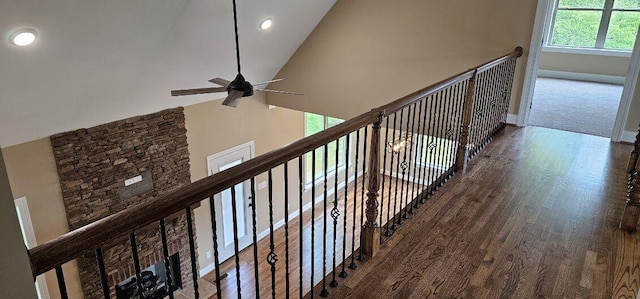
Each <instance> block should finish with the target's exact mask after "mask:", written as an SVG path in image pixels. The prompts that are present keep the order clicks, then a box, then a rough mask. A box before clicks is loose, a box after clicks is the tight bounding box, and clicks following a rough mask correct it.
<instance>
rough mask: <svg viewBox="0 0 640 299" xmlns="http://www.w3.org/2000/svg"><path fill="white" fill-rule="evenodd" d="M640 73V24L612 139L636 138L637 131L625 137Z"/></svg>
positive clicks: (626, 139)
mask: <svg viewBox="0 0 640 299" xmlns="http://www.w3.org/2000/svg"><path fill="white" fill-rule="evenodd" d="M639 73H640V26H639V27H638V34H637V35H636V44H635V45H634V46H633V52H632V53H631V61H630V62H629V73H628V74H627V77H626V79H625V81H624V88H623V89H622V97H621V98H620V105H619V106H618V114H617V115H616V122H615V124H614V125H613V133H612V134H611V141H614V142H620V141H623V140H625V141H633V140H634V139H635V135H636V133H635V132H632V133H631V136H627V137H626V138H625V136H624V135H625V130H624V129H625V126H626V124H627V118H628V117H629V110H630V109H631V101H632V100H633V96H634V93H635V91H636V83H637V82H638V76H639Z"/></svg>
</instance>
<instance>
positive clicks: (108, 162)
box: [51, 108, 195, 298]
mask: <svg viewBox="0 0 640 299" xmlns="http://www.w3.org/2000/svg"><path fill="white" fill-rule="evenodd" d="M51 144H52V146H53V152H54V156H55V159H56V164H57V167H58V174H59V177H60V185H61V188H62V196H63V199H64V205H65V208H66V212H67V220H68V222H69V229H70V230H74V229H77V228H79V227H82V226H84V225H87V224H89V223H92V222H94V221H96V220H99V219H102V218H104V217H106V216H109V215H112V214H115V213H117V212H120V211H122V210H124V209H126V208H128V207H131V206H133V205H136V204H138V203H141V202H145V201H148V200H152V199H153V198H155V197H157V196H158V195H161V194H163V193H165V192H168V191H171V190H174V189H175V188H178V187H180V186H184V185H187V184H189V183H190V181H191V177H190V170H189V151H188V148H187V136H186V129H185V118H184V112H183V108H175V109H169V110H164V111H160V112H157V113H153V114H149V115H143V116H137V117H132V118H129V119H125V120H120V121H116V122H112V123H108V124H104V125H100V126H96V127H93V128H89V129H79V130H76V131H71V132H66V133H61V134H57V135H54V136H52V137H51ZM145 172H146V173H147V174H149V173H150V174H151V176H152V180H151V181H150V182H151V183H152V186H148V185H147V186H148V187H149V188H145V189H143V190H142V191H140V192H142V193H140V192H137V193H135V192H134V193H133V194H126V193H123V192H122V190H123V188H124V180H126V179H130V178H132V177H135V176H138V175H142V174H144V173H145ZM147 179H148V178H147ZM166 221H167V223H166V225H167V238H168V243H169V250H170V252H169V254H170V255H173V254H174V253H179V257H180V269H181V277H182V284H183V286H184V285H185V284H189V283H191V282H192V275H191V264H190V258H189V246H188V244H189V239H188V235H187V222H186V214H185V213H184V212H182V213H178V214H176V215H174V216H173V217H170V218H168V219H167V220H166ZM194 225H195V224H194ZM135 235H136V240H137V241H136V243H137V249H138V255H139V257H140V263H141V265H140V266H141V268H142V269H144V268H146V267H149V266H151V265H153V264H155V263H157V262H158V261H160V260H161V259H162V243H161V238H160V231H159V224H157V225H150V226H148V227H145V228H139V229H138V230H136V231H135ZM105 241H108V242H107V244H106V245H105V246H104V247H103V251H104V260H105V267H106V272H107V276H108V281H109V286H110V288H111V296H112V298H115V284H116V283H118V282H121V281H122V280H124V279H126V278H128V277H130V276H132V275H133V274H135V271H134V270H133V269H134V266H133V259H132V252H131V244H130V242H129V239H128V238H127V236H125V237H123V238H119V239H118V240H105ZM77 262H78V268H79V271H80V279H81V282H82V288H83V292H84V295H85V297H86V298H103V297H104V296H103V295H102V287H101V284H100V278H99V275H98V273H99V272H98V266H97V262H96V258H95V253H94V252H87V253H85V254H84V256H83V257H81V258H79V259H78V260H77Z"/></svg>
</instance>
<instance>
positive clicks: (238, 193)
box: [207, 141, 254, 263]
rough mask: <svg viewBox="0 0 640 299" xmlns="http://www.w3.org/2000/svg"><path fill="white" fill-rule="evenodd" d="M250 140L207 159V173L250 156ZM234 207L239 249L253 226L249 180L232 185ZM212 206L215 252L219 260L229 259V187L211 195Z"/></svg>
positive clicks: (231, 236) (231, 234) (249, 240)
mask: <svg viewBox="0 0 640 299" xmlns="http://www.w3.org/2000/svg"><path fill="white" fill-rule="evenodd" d="M253 152H254V145H253V141H252V142H249V143H245V144H243V145H240V146H237V147H234V148H232V149H230V150H227V151H224V152H222V153H218V154H215V155H213V156H210V157H209V158H207V161H208V163H207V164H208V166H209V175H212V174H215V173H218V172H221V171H223V170H226V169H229V168H231V167H234V166H236V165H239V164H240V163H242V162H245V161H247V160H249V159H251V158H252V157H253ZM234 190H235V209H236V211H235V212H236V217H237V218H236V220H237V221H236V223H237V236H235V237H237V238H238V250H242V249H244V248H246V247H247V246H249V245H251V243H252V242H253V235H252V232H253V228H252V226H251V223H252V221H251V219H252V218H251V205H250V204H251V198H250V197H251V190H250V183H249V182H242V183H239V184H237V185H235V186H234ZM214 202H215V209H216V215H215V217H216V225H217V236H218V255H219V259H220V262H221V263H222V262H223V261H225V260H227V259H229V258H230V257H232V256H233V255H234V253H235V250H234V243H235V242H234V225H233V223H234V221H233V207H234V205H233V198H232V194H231V188H229V189H227V190H224V191H223V192H221V193H219V194H216V195H215V197H214Z"/></svg>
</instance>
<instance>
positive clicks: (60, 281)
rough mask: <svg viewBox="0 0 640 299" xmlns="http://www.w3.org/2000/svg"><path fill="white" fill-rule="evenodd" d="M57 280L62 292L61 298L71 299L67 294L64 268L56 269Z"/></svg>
mask: <svg viewBox="0 0 640 299" xmlns="http://www.w3.org/2000/svg"><path fill="white" fill-rule="evenodd" d="M56 278H57V279H58V290H59V291H60V298H62V299H69V294H68V293H67V284H66V283H65V282H64V273H63V272H62V266H58V267H56Z"/></svg>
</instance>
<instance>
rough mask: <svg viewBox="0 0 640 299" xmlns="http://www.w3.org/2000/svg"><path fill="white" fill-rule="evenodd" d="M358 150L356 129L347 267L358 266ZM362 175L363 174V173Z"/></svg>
mask: <svg viewBox="0 0 640 299" xmlns="http://www.w3.org/2000/svg"><path fill="white" fill-rule="evenodd" d="M359 152H360V129H358V130H357V131H356V159H355V163H354V165H355V167H354V169H355V180H354V181H353V225H352V226H351V264H349V269H355V268H358V265H356V261H355V257H356V220H357V216H356V211H357V210H358V153H359ZM363 175H364V174H363Z"/></svg>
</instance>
